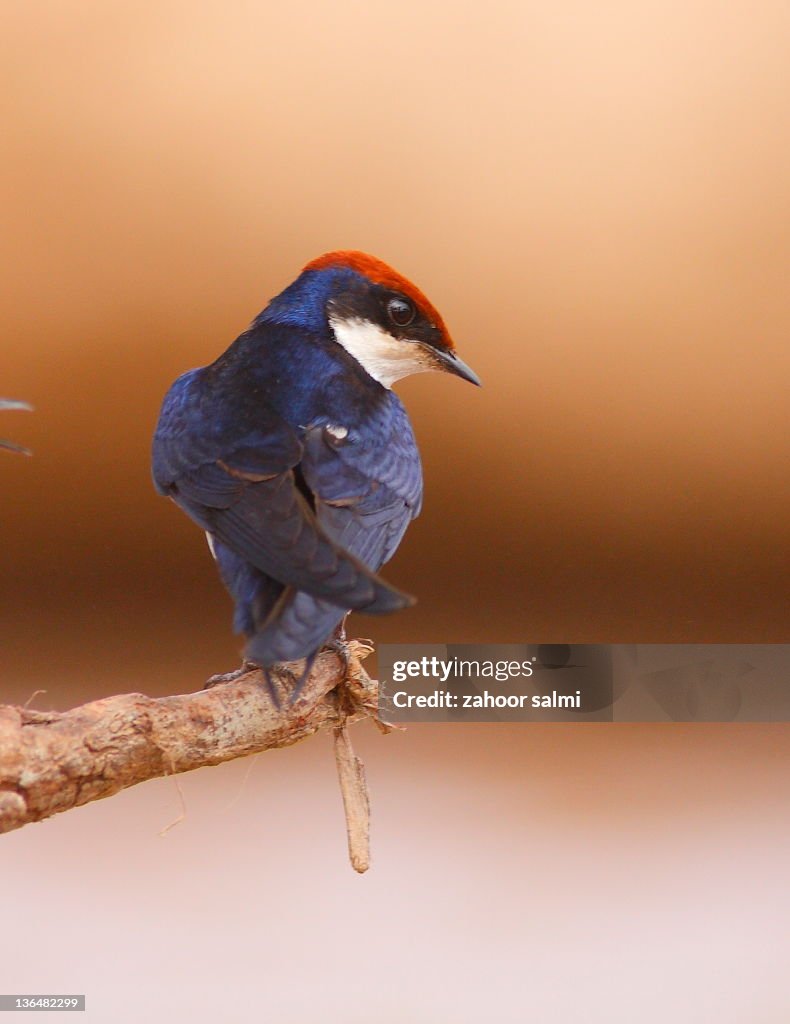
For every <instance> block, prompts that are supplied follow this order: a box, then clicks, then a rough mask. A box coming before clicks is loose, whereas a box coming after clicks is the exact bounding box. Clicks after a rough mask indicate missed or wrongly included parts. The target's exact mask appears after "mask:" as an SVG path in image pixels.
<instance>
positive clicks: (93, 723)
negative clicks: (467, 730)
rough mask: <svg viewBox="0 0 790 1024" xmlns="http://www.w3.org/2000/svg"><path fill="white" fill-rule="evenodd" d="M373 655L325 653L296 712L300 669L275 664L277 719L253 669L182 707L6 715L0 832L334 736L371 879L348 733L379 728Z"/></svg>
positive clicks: (178, 702)
mask: <svg viewBox="0 0 790 1024" xmlns="http://www.w3.org/2000/svg"><path fill="white" fill-rule="evenodd" d="M370 651H371V648H370V647H369V646H367V645H365V644H364V643H362V642H360V641H353V640H352V641H349V642H348V644H347V655H348V668H346V665H345V664H344V659H343V658H342V656H339V655H338V654H337V653H335V652H334V651H332V650H326V651H323V652H322V653H321V654H320V655H319V657H318V659H317V660H316V663H315V665H314V667H313V670H312V672H311V673H310V677H309V679H308V680H307V682H306V683H305V686H304V689H303V690H302V692H301V694H300V695H299V697H298V698H297V699H296V700H295V701H294V703H293V704H291V703H290V702H289V700H290V698H289V694H290V691H291V690H292V689H293V685H294V674H295V673H296V674H297V675H298V669H299V664H298V663H296V664H294V665H291V666H289V665H281V666H277V667H276V668H275V669H274V670H273V671H272V673H271V674H272V677H273V680H274V683H275V685H276V687H277V689H278V692H279V693H280V695H281V701H280V703H281V707H280V708H279V709H278V708H277V707H276V706H275V704H274V703H273V701H272V700H271V697H270V696H269V693H268V691H267V688H266V686H265V683H264V681H263V679H262V675H261V673H260V671H259V670H257V669H250V670H248V671H244V672H240V673H239V674H238V675H236V676H235V677H230V678H228V679H227V680H226V681H223V682H221V683H219V684H217V685H214V686H212V687H211V688H210V689H205V690H200V691H198V692H197V693H188V694H183V695H180V696H175V697H146V696H144V695H143V694H140V693H130V694H122V695H119V696H115V697H105V698H103V699H102V700H97V701H92V702H91V703H90V704H83V705H82V706H80V707H77V708H73V709H72V710H71V711H64V712H57V711H32V710H28V709H27V708H23V707H16V706H11V705H0V833H2V832H10V831H11V830H13V829H16V828H21V827H22V826H23V825H27V824H29V823H30V822H33V821H41V820H42V819H43V818H48V817H50V815H53V814H58V813H60V812H61V811H67V810H69V809H70V808H72V807H79V806H80V805H82V804H86V803H89V802H90V801H91V800H100V799H102V798H103V797H107V796H112V795H113V793H118V792H119V791H120V790H122V789H126V788H127V787H129V786H134V785H136V784H137V783H138V782H145V781H147V780H148V779H154V778H158V777H160V776H163V775H172V774H176V773H178V772H188V771H192V770H193V769H194V768H201V767H204V766H206V765H215V764H221V763H222V762H223V761H231V760H233V759H234V758H237V757H244V756H245V755H247V754H255V753H258V752H260V751H263V750H272V749H274V748H276V747H285V746H288V745H290V744H292V743H297V742H298V741H299V740H303V739H305V738H306V737H307V736H310V735H312V734H313V733H314V732H317V731H318V730H319V729H324V728H327V727H331V728H332V729H333V730H334V732H335V739H336V744H341V745H342V749H340V750H338V751H336V753H337V761H338V772H339V776H340V782H341V789H342V790H343V801H344V805H345V806H346V808H347V810H348V809H350V810H349V811H348V832H349V853H350V856H351V859H352V864H353V866H354V867H355V869H356V870H357V871H364V870H366V868H367V866H368V861H367V852H366V851H367V821H366V818H365V815H364V813H363V811H361V810H360V808H361V807H362V808H364V806H365V804H366V800H367V792H366V789H365V787H364V774H361V770H360V769H357V770H356V771H355V772H349V771H348V768H347V766H348V764H349V763H351V764H353V763H354V762H355V761H356V759H354V760H351V759H352V758H354V755H353V751H351V748H350V745H349V744H348V735H347V731H346V729H345V724H346V723H347V722H353V721H356V720H358V719H360V718H364V717H367V716H372V717H374V718H376V698H377V684H376V683H375V682H374V681H373V680H371V679H370V678H369V676H368V675H367V673H366V672H365V670H364V669H363V668H362V666H361V664H360V661H361V659H362V658H364V657H365V656H366V655H367V654H369V653H370ZM360 778H361V782H360Z"/></svg>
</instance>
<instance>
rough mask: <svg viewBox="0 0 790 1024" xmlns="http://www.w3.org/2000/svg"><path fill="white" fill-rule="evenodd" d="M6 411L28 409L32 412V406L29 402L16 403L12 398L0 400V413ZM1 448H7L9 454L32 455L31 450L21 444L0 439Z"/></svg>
mask: <svg viewBox="0 0 790 1024" xmlns="http://www.w3.org/2000/svg"><path fill="white" fill-rule="evenodd" d="M6 409H26V410H28V411H30V409H32V406H30V405H28V404H27V402H16V401H14V400H13V399H11V398H0V411H3V410H6ZM0 448H5V449H6V450H7V451H9V452H19V454H20V455H30V454H31V453H30V449H29V448H25V447H23V446H22V445H21V444H15V443H14V442H13V441H5V440H3V438H0Z"/></svg>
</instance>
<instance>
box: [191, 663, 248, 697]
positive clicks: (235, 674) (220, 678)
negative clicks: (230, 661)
mask: <svg viewBox="0 0 790 1024" xmlns="http://www.w3.org/2000/svg"><path fill="white" fill-rule="evenodd" d="M256 669H257V665H253V664H252V662H251V661H243V662H242V663H241V665H240V666H239V667H238V668H236V669H234V670H233V671H232V672H220V673H219V674H218V675H215V676H209V678H208V679H207V680H206V681H205V683H204V684H203V689H204V690H210V689H211V688H212V686H219V685H220V684H221V683H235V682H236V681H237V680H239V679H241V677H242V676H246V675H247V674H248V673H249V672H254V671H256Z"/></svg>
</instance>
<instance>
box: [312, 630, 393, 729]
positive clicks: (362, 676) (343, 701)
mask: <svg viewBox="0 0 790 1024" xmlns="http://www.w3.org/2000/svg"><path fill="white" fill-rule="evenodd" d="M322 650H323V651H332V653H333V654H336V655H337V656H338V657H339V658H340V661H341V665H342V669H343V678H342V679H341V680H340V682H339V683H338V684H337V686H336V687H335V693H336V695H337V704H338V711H339V713H340V715H341V718H342V719H346V718H350V717H352V716H354V715H356V714H359V713H360V712H362V713H364V714H365V715H366V716H369V717H370V718H372V719H373V721H374V722H375V724H376V727H377V728H378V729H379V730H380V731H381V732H383V733H388V732H391V731H392V729H393V728H396V727H395V726H392V725H390V724H389V723H387V722H384V721H383V720H382V719H381V717H380V716H379V710H378V687H377V685H376V683H375V682H373V681H372V680H371V679H370V678H369V676H368V675H367V674H366V673H365V671H364V670H363V669H362V665H361V662H362V660H363V658H366V657H367V656H368V655H369V654H372V653H373V651H374V650H375V647H374V645H373V641H372V640H346V639H345V637H344V638H343V639H342V640H341V639H340V638H339V637H337V636H334V637H333V638H332V639H331V640H328V641H327V642H326V643H325V644H324V646H323V648H322Z"/></svg>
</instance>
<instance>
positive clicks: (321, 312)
mask: <svg viewBox="0 0 790 1024" xmlns="http://www.w3.org/2000/svg"><path fill="white" fill-rule="evenodd" d="M425 370H440V371H443V372H446V373H450V374H454V375H455V376H457V377H460V378H462V379H464V380H466V381H469V382H471V383H472V384H475V385H479V384H480V380H479V378H478V377H477V375H476V374H475V373H474V371H473V370H471V369H470V367H469V366H467V364H466V363H465V362H463V360H462V359H461V358H460V357H459V355H458V354H457V352H456V350H455V345H454V343H453V341H452V339H451V337H450V334H449V331H448V329H447V327H446V325H445V323H444V321H443V319H442V317H441V316H440V314H439V312H438V311H437V310H436V309H435V307H434V306H433V305H432V304H431V303H430V302H429V301H428V299H427V298H426V296H425V295H424V294H423V293H422V292H421V291H420V290H419V289H418V288H417V287H416V286H415V285H414V284H412V283H411V281H409V280H408V279H407V278H405V277H403V276H402V275H401V274H399V273H398V272H397V271H395V270H393V269H392V267H390V266H389V265H388V264H386V263H384V262H383V261H381V260H379V259H377V258H376V257H374V256H370V255H368V254H366V253H363V252H358V251H354V250H339V251H335V252H330V253H326V254H324V255H323V256H319V257H318V258H317V259H314V260H312V261H311V262H309V263H308V264H307V265H306V266H305V267H304V268H303V269H302V271H301V273H300V274H299V276H298V277H297V278H296V279H295V280H294V281H293V282H292V283H291V284H290V285H289V286H288V287H286V288H285V290H284V291H282V292H281V293H280V294H279V295H277V296H276V297H275V298H273V299H272V300H271V301H270V302H269V304H268V305H267V306H266V307H265V308H264V310H263V311H262V312H261V313H260V314H259V315H258V316H256V317H255V319H254V320H253V321H252V323H251V324H250V326H249V327H248V328H247V330H245V331H244V332H243V333H242V334H240V335H239V337H238V338H236V340H235V341H234V342H233V343H232V344H231V345H230V346H229V347H228V348H227V349H226V351H225V352H223V353H222V355H220V356H219V358H218V359H216V361H215V362H213V363H211V364H210V365H208V366H204V367H201V368H198V369H194V370H190V371H188V372H187V373H185V374H183V375H182V376H180V377H178V378H177V380H176V381H175V382H174V383H173V385H172V386H171V388H170V390H169V391H168V392H167V394H166V395H165V398H164V401H163V404H162V408H161V412H160V416H159V420H158V423H157V426H156V430H155V434H154V440H153V449H152V474H153V480H154V485H155V487H156V490H157V491H158V492H159V494H161V495H164V496H167V497H170V498H172V499H173V501H174V502H175V503H176V505H178V506H179V507H180V508H181V509H182V510H183V511H184V512H185V513H186V514H187V515H188V516H189V517H190V518H191V519H192V520H193V521H194V522H195V523H196V524H197V525H198V526H199V527H201V529H202V530H203V531H204V532H205V534H206V538H207V540H208V546H209V548H210V551H211V554H212V556H213V558H214V561H215V562H216V565H217V568H218V570H219V575H220V577H221V579H222V581H223V583H224V585H225V587H226V588H227V590H228V591H229V592H230V595H231V597H232V598H233V601H234V605H235V610H234V618H233V625H234V629H235V631H236V632H237V633H241V634H243V635H244V636H245V638H246V647H245V649H244V663H245V664H250V665H253V666H257V667H259V668H261V669H263V670H264V673H265V675H266V679H267V682H268V683H269V689H270V692H272V694H273V696H274V697H275V699H276V695H275V693H274V691H273V686H272V683H271V680H270V676H269V674H268V673H269V670H270V669H271V667H272V666H273V665H275V664H278V663H281V662H294V661H299V660H300V659H305V663H304V670H303V672H302V675H301V677H300V678H299V680H298V683H297V686H296V689H295V690H294V691H293V693H292V699H293V697H294V694H295V693H296V692H298V690H299V689H300V688H301V685H302V684H303V682H304V680H305V679H306V678H307V676H308V674H309V671H310V667H311V665H312V663H313V661H314V659H315V657H316V656H317V654H318V652H319V651H320V650H321V649H322V648H323V647H324V645H325V644H327V643H333V642H335V641H337V642H339V640H338V638H342V637H343V636H344V633H343V624H344V622H345V617H346V615H347V614H348V613H349V612H350V611H352V610H358V611H364V612H365V613H371V614H384V613H388V612H394V611H397V610H399V609H402V608H405V607H407V606H409V605H411V604H413V603H414V599H413V598H412V597H410V596H409V595H407V594H405V593H403V592H401V591H400V590H398V589H396V588H395V587H393V586H392V585H390V584H388V583H386V582H385V581H384V580H383V579H382V578H381V577H380V576H379V575H378V571H379V569H380V568H381V566H382V565H384V563H386V562H387V561H389V559H390V558H391V557H392V556H393V554H394V553H395V551H396V549H397V547H398V545H399V544H400V542H401V539H402V538H403V535H404V533H405V531H406V529H407V527H408V526H409V523H410V522H411V521H412V519H414V518H415V517H416V516H417V515H418V514H419V512H420V509H421V505H422V491H423V480H422V468H421V462H420V455H419V451H418V449H417V444H416V441H415V438H414V433H413V431H412V427H411V424H410V422H409V417H408V415H407V413H406V410H405V408H404V406H403V404H402V403H401V401H400V399H399V398H398V397H397V396H396V394H395V393H394V392H393V391H392V385H393V384H394V383H395V382H396V381H398V380H400V379H401V378H403V377H405V376H407V375H409V374H413V373H419V372H421V371H425Z"/></svg>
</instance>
